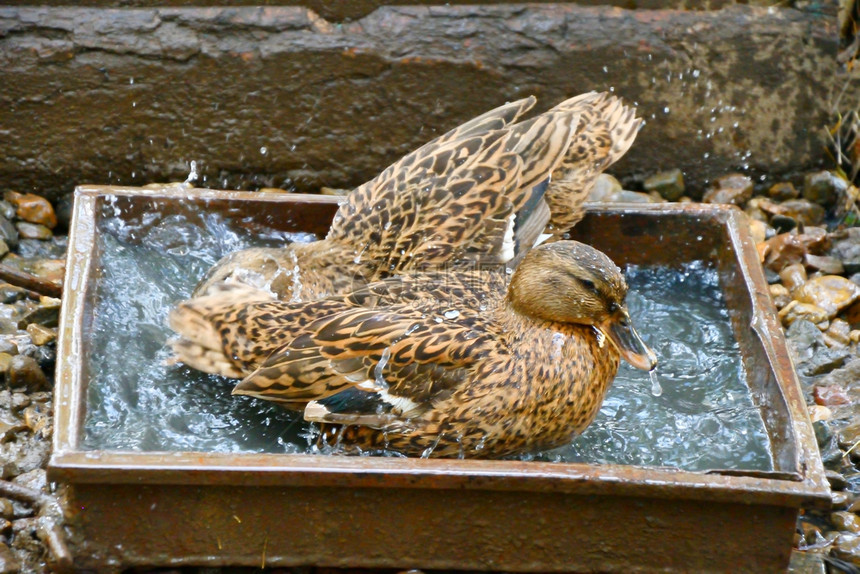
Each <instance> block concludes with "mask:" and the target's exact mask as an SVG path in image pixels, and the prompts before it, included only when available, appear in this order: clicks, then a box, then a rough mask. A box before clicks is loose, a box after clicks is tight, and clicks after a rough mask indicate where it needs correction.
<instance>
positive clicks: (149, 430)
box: [82, 202, 772, 470]
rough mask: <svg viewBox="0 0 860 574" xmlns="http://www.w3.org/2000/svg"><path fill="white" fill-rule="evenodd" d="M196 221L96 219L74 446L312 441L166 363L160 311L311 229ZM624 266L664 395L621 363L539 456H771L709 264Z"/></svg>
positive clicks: (309, 446)
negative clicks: (591, 414)
mask: <svg viewBox="0 0 860 574" xmlns="http://www.w3.org/2000/svg"><path fill="white" fill-rule="evenodd" d="M108 204H109V202H108ZM107 213H108V214H110V213H111V208H110V206H109V207H108V210H107ZM116 215H117V216H119V215H120V214H119V213H117V214H116ZM200 220H201V222H197V221H195V222H192V221H189V220H188V219H187V218H185V217H183V216H177V215H163V214H158V213H146V214H144V215H143V216H141V220H140V221H136V222H132V223H128V222H124V221H123V220H122V219H121V218H120V217H115V218H113V217H108V218H107V219H105V220H104V221H103V223H102V224H101V231H102V232H101V233H100V240H99V241H100V245H99V251H100V253H101V263H102V270H101V274H100V276H99V278H98V280H97V282H96V285H95V298H96V309H95V313H94V318H93V323H92V348H91V352H90V353H89V356H88V359H87V360H88V361H89V364H88V365H87V371H88V372H89V373H90V384H89V389H88V405H87V418H86V423H85V429H84V437H83V441H82V442H83V446H84V448H89V449H103V448H104V449H110V450H135V451H203V452H212V451H214V452H280V453H284V452H288V453H322V452H323V451H320V450H319V449H318V448H316V445H315V437H316V436H317V434H318V429H316V427H314V426H312V425H310V424H309V423H306V422H304V421H303V420H302V419H301V415H300V414H299V413H295V412H290V411H285V410H283V409H281V408H280V407H278V406H277V405H275V404H273V403H269V402H266V401H261V400H257V399H252V398H250V397H241V396H240V397H234V396H231V395H230V391H231V390H232V388H233V386H234V384H235V382H236V381H234V380H229V379H224V378H221V377H217V376H212V375H206V374H203V373H200V372H198V371H194V370H193V369H189V368H187V367H184V366H171V367H169V366H167V365H166V363H165V361H166V359H167V358H168V357H169V355H170V352H169V350H168V348H167V347H166V342H167V340H168V339H169V338H170V337H171V336H172V335H173V333H172V332H171V331H170V330H169V329H168V328H167V326H166V317H167V313H168V312H169V310H170V309H171V308H172V307H173V306H174V305H175V304H176V303H177V302H179V301H181V300H182V299H185V298H186V297H188V296H189V294H190V293H191V290H192V289H193V287H194V285H195V284H196V282H197V281H198V280H199V278H200V277H201V276H202V275H203V274H204V273H205V271H206V270H207V269H208V268H209V267H210V266H211V265H212V264H213V263H214V262H215V261H217V260H218V259H219V258H220V257H221V256H222V255H224V254H226V253H228V252H231V251H234V250H237V249H241V248H245V247H249V246H252V245H256V246H277V245H283V244H284V243H286V242H289V241H291V240H300V241H306V240H311V239H314V237H313V236H309V235H308V234H298V235H292V234H284V233H281V232H276V231H266V230H260V229H259V228H255V229H254V232H253V237H252V234H251V233H250V232H248V231H245V230H243V229H242V228H241V226H239V225H238V224H235V223H233V222H229V221H227V220H225V219H224V218H222V217H220V216H218V215H215V214H202V215H200ZM627 276H628V283H629V284H630V293H629V295H628V306H629V309H630V313H631V316H632V318H633V320H634V322H635V323H636V325H637V326H638V327H639V330H640V334H641V335H642V337H643V339H645V341H646V342H647V343H649V344H650V345H651V346H652V348H654V349H655V351H656V352H657V355H658V357H659V359H660V378H661V379H662V383H663V388H662V389H661V390H662V393H659V394H658V393H653V392H652V389H651V386H652V385H651V382H650V381H649V377H650V375H649V374H646V373H645V372H644V371H640V370H636V369H633V368H631V367H629V366H626V364H624V363H622V367H621V369H620V371H619V374H618V377H617V378H616V381H615V383H614V385H613V388H612V389H611V390H610V392H609V394H608V396H607V398H606V401H605V402H604V404H603V407H602V408H601V411H600V413H599V414H598V417H597V420H596V421H595V422H594V423H593V424H592V426H591V427H589V428H588V429H587V430H586V432H585V433H584V434H583V435H582V436H581V437H579V438H577V439H576V440H575V441H574V442H573V443H572V444H571V445H569V446H566V447H563V448H560V449H556V450H554V451H550V452H547V453H543V454H540V455H538V456H537V458H538V459H542V460H550V461H586V462H598V463H601V462H606V463H619V464H639V465H657V466H676V467H679V468H684V469H688V470H703V469H711V468H745V469H765V470H766V469H770V468H772V462H771V456H770V453H769V450H768V442H767V438H766V435H765V432H764V426H763V423H762V420H761V416H760V414H759V412H758V410H757V409H756V408H755V407H754V406H753V405H752V401H751V398H750V395H749V391H748V390H747V388H746V385H745V383H744V381H745V377H744V372H743V367H742V365H741V361H740V351H739V349H738V345H737V343H736V341H735V339H734V337H733V335H732V330H731V324H730V322H729V317H728V313H727V312H726V310H725V303H724V301H723V299H722V295H721V292H720V288H719V280H718V275H717V272H716V271H715V270H713V269H710V268H707V267H706V266H705V265H703V264H701V263H693V264H689V265H686V266H685V267H684V268H683V269H682V270H681V271H680V272H679V271H678V270H672V269H666V268H652V267H636V268H631V269H630V270H629V272H628V274H627ZM296 279H297V278H296ZM440 319H441V317H440ZM646 327H647V328H646ZM412 329H413V327H410V328H409V329H407V331H410V330H412ZM383 368H384V367H383ZM374 375H375V377H374V378H376V379H378V378H379V377H376V375H382V370H381V369H379V372H374ZM383 381H384V378H383ZM376 382H377V384H378V381H376ZM433 449H434V447H431V448H429V449H428V453H427V455H429V454H431V453H432V451H433ZM325 452H326V453H327V452H329V451H328V450H326V451H325Z"/></svg>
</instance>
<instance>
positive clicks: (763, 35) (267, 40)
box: [0, 2, 850, 195]
mask: <svg viewBox="0 0 860 574" xmlns="http://www.w3.org/2000/svg"><path fill="white" fill-rule="evenodd" d="M349 4H351V3H349V2H345V3H344V2H336V3H330V5H332V6H336V5H349ZM356 4H360V5H363V6H365V7H367V5H368V4H373V3H362V2H358V3H356ZM319 5H320V6H323V5H325V3H319ZM360 13H361V11H359V14H360ZM341 16H343V14H341ZM836 49H837V34H836V19H835V16H833V15H832V14H830V13H816V12H815V11H801V10H797V9H792V8H763V7H750V6H740V5H728V6H726V7H724V8H722V9H720V10H698V11H679V10H670V9H667V10H646V9H636V10H628V9H622V8H618V7H610V6H599V7H597V6H581V5H576V4H569V3H568V4H533V5H528V6H526V5H516V4H507V3H500V4H493V5H482V6H463V5H455V6H400V7H381V8H378V9H376V10H375V11H373V12H371V13H370V14H368V15H365V16H363V17H355V18H354V19H352V20H351V21H345V22H343V23H335V22H332V21H329V20H326V19H324V18H322V17H321V16H319V15H318V14H317V13H316V12H314V11H312V10H309V9H307V8H303V7H300V6H279V7H265V8H263V7H234V8H226V7H219V6H213V7H198V8H187V7H165V8H119V9H112V8H96V7H92V8H87V7H68V6H45V7H10V6H6V7H2V8H0V86H4V87H3V88H2V89H0V134H2V137H0V186H2V187H3V188H16V189H19V190H21V191H30V190H34V191H38V192H40V193H46V194H48V195H55V194H59V193H63V192H66V191H69V190H70V189H72V187H73V186H74V185H75V184H78V183H124V184H142V183H146V182H149V181H164V180H183V179H185V177H186V175H187V174H188V171H189V164H190V162H191V161H192V160H194V161H196V162H197V163H198V164H199V166H200V172H201V179H202V181H201V182H200V184H201V185H206V186H209V187H216V188H218V187H224V188H236V187H245V188H248V187H250V188H253V187H254V186H261V185H266V186H268V185H274V186H283V187H287V188H291V189H296V190H298V191H314V190H316V189H317V188H318V187H319V186H321V185H328V186H333V187H345V186H352V185H355V184H358V183H361V182H362V181H364V180H366V179H368V178H369V177H371V176H372V175H374V174H375V173H376V172H377V171H379V170H380V169H382V168H383V167H385V165H387V164H388V163H390V162H391V161H393V160H394V159H396V158H397V157H399V156H400V155H402V154H403V153H406V152H407V151H409V150H410V149H413V148H414V147H416V146H418V145H420V144H421V143H423V142H424V141H426V140H428V139H431V138H432V137H434V136H435V135H437V134H439V133H441V132H443V131H445V130H447V129H449V128H451V127H453V126H454V125H457V124H458V123H459V122H462V121H464V120H466V119H468V118H469V117H471V116H473V115H476V114H478V113H480V112H482V111H484V110H486V109H488V108H490V107H493V106H496V105H498V104H500V103H502V102H504V101H506V100H510V99H513V98H519V97H522V96H525V95H528V94H535V95H537V96H538V97H539V98H540V103H539V106H541V107H542V108H545V107H549V106H550V105H551V104H554V103H555V102H557V101H558V100H561V99H562V98H564V97H565V96H569V95H573V94H576V93H579V92H583V91H587V90H592V89H596V90H605V89H610V88H613V89H614V90H615V92H616V93H618V94H620V95H622V96H624V97H625V98H627V99H629V100H631V101H634V102H636V103H637V104H638V105H639V109H640V111H641V115H643V116H644V117H646V118H647V124H646V126H645V127H644V129H643V130H642V132H640V135H639V138H638V140H637V142H636V144H635V145H634V146H633V148H632V150H631V151H630V152H629V154H628V157H627V158H625V159H624V160H623V161H622V162H621V163H619V164H618V166H617V168H615V170H614V171H615V172H616V173H617V174H619V175H621V176H622V177H633V178H635V177H638V176H641V175H642V174H645V173H650V172H653V171H654V170H657V169H660V168H670V167H681V168H682V169H683V170H684V171H685V175H686V177H687V180H688V181H689V182H690V183H691V184H692V186H693V187H694V190H695V189H696V188H700V187H701V186H702V184H703V183H704V182H705V181H706V180H707V179H708V178H711V177H713V176H715V175H718V174H721V173H723V172H725V171H728V170H733V169H745V170H748V171H749V172H750V173H751V174H753V175H756V176H757V175H758V174H761V173H769V174H774V175H782V174H790V173H793V172H797V171H799V170H803V169H808V168H810V167H812V166H815V165H818V164H820V163H821V162H822V160H823V158H824V139H823V135H824V131H823V126H824V125H825V124H826V123H827V122H828V121H829V115H830V109H831V105H830V103H829V102H830V100H831V95H832V93H833V92H834V90H836V89H837V88H840V87H841V86H842V82H844V80H843V79H841V78H840V77H839V76H838V75H837V74H836V63H835V55H836ZM848 99H850V98H848ZM843 103H845V101H843ZM694 193H695V191H694Z"/></svg>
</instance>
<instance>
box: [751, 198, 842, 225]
mask: <svg viewBox="0 0 860 574" xmlns="http://www.w3.org/2000/svg"><path fill="white" fill-rule="evenodd" d="M758 205H759V207H760V208H761V209H763V210H764V211H765V212H767V213H769V214H770V215H771V216H773V217H774V218H777V217H784V218H788V219H791V220H792V221H794V222H800V223H802V224H803V225H819V224H821V223H822V222H823V221H824V216H825V214H826V213H825V210H824V208H823V207H821V206H820V205H818V204H817V203H813V202H811V201H809V200H808V199H789V200H787V201H783V202H782V203H777V202H775V201H771V200H769V199H765V198H762V200H761V201H759V202H758ZM771 223H772V224H773V225H774V227H776V223H775V221H774V220H771Z"/></svg>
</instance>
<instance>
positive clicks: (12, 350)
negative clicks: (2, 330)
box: [0, 336, 18, 355]
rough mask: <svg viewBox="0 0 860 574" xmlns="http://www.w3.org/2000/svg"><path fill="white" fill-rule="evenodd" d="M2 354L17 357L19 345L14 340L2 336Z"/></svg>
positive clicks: (0, 345) (0, 351) (0, 344)
mask: <svg viewBox="0 0 860 574" xmlns="http://www.w3.org/2000/svg"><path fill="white" fill-rule="evenodd" d="M0 353H6V354H7V355H17V354H18V345H17V344H16V343H15V341H13V340H12V339H10V338H8V337H2V336H0Z"/></svg>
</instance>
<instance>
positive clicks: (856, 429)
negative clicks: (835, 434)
mask: <svg viewBox="0 0 860 574" xmlns="http://www.w3.org/2000/svg"><path fill="white" fill-rule="evenodd" d="M858 442H860V421H857V422H855V423H852V424H850V425H848V426H846V427H844V428H843V429H841V430H840V431H839V446H840V447H842V448H843V449H846V450H847V449H850V448H851V447H854V445H855V444H857V443H858ZM857 448H860V447H855V448H854V450H857Z"/></svg>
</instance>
